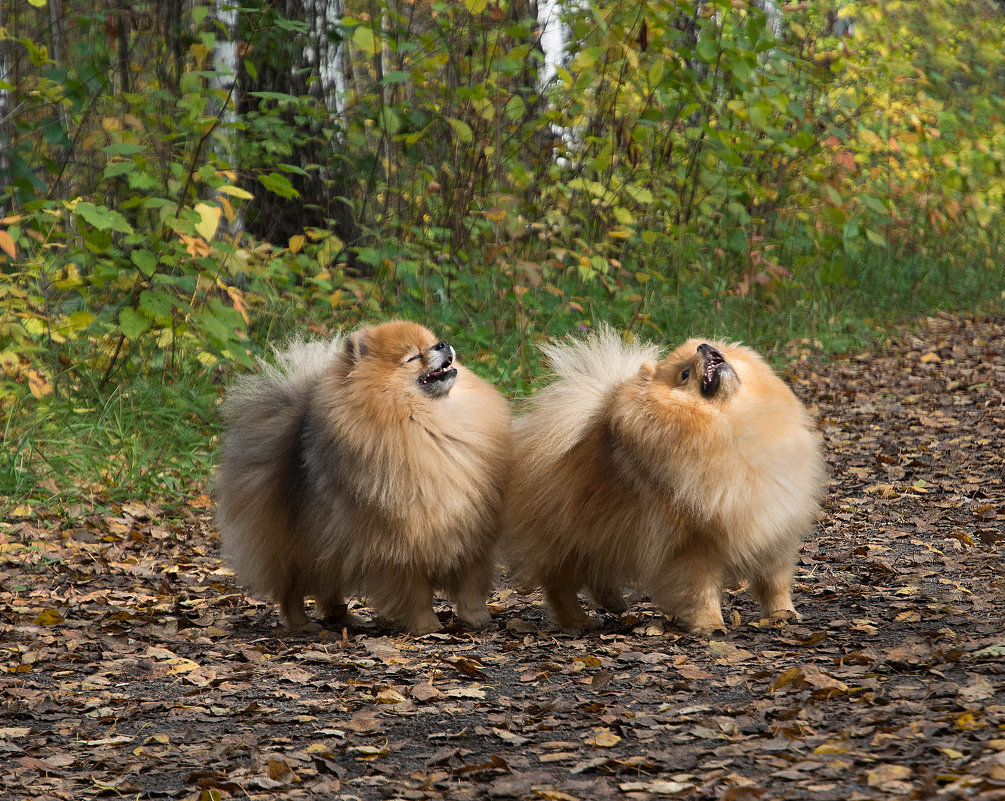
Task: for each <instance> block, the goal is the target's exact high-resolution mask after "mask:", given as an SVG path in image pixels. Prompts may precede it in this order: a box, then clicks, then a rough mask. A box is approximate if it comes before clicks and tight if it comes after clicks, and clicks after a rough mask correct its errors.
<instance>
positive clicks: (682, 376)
mask: <svg viewBox="0 0 1005 801" xmlns="http://www.w3.org/2000/svg"><path fill="white" fill-rule="evenodd" d="M690 375H691V368H690V367H689V368H688V369H686V370H685V371H684V372H683V373H681V374H680V382H681V383H682V384H683V383H684V382H685V381H687V379H688V378H689V377H690Z"/></svg>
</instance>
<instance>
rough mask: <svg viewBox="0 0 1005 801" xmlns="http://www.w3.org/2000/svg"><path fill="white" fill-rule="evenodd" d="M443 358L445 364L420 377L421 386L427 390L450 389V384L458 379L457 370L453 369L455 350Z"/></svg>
mask: <svg viewBox="0 0 1005 801" xmlns="http://www.w3.org/2000/svg"><path fill="white" fill-rule="evenodd" d="M450 350H451V352H450V353H448V354H446V355H445V356H444V358H443V363H442V364H441V365H440V366H439V367H436V368H434V369H433V370H430V371H429V372H426V373H423V374H422V375H420V376H419V384H420V385H421V386H423V387H425V388H427V389H449V388H450V384H451V383H452V382H453V380H454V379H455V378H456V377H457V368H456V367H451V366H450V365H452V364H453V363H454V356H453V349H452V348H451V349H450Z"/></svg>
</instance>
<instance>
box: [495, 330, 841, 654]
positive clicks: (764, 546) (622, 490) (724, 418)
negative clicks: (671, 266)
mask: <svg viewBox="0 0 1005 801" xmlns="http://www.w3.org/2000/svg"><path fill="white" fill-rule="evenodd" d="M545 353H546V355H547V356H549V357H550V360H551V364H552V367H553V369H554V371H555V373H556V375H557V380H556V381H554V382H553V383H552V384H551V385H549V386H547V387H546V388H544V389H543V390H542V391H541V392H540V393H538V395H537V396H536V397H535V398H534V399H533V400H532V402H531V408H530V411H529V412H528V413H527V414H525V415H523V416H520V417H518V418H517V420H516V422H515V424H514V456H513V463H514V465H515V466H518V469H514V473H513V475H512V476H511V479H510V483H509V487H508V490H507V496H506V500H505V507H504V525H503V531H504V541H505V543H506V547H507V550H508V555H509V559H510V563H511V566H512V568H513V570H514V575H515V576H516V577H517V578H518V580H522V581H523V582H525V583H527V584H533V585H535V586H541V587H543V588H544V592H545V596H546V598H547V600H548V602H549V605H550V606H551V608H552V611H553V613H554V615H555V617H556V618H557V620H558V622H559V624H560V625H562V626H564V627H568V628H583V627H588V628H595V627H597V626H599V625H600V624H599V623H598V622H597V621H596V620H595V619H593V618H590V617H588V616H587V615H586V613H585V612H584V610H583V607H582V606H581V605H580V603H579V600H578V597H577V593H578V592H579V590H581V589H586V590H587V591H588V592H589V594H590V595H591V596H592V599H593V600H594V601H595V602H596V604H597V605H599V606H601V607H603V608H606V609H608V610H610V611H613V612H623V611H625V609H626V608H627V605H626V603H625V600H624V596H623V594H622V590H623V588H624V587H625V586H627V585H635V586H637V587H639V588H640V589H642V590H644V591H646V592H648V593H649V594H650V595H651V597H652V599H653V601H654V602H655V603H656V604H657V605H658V606H660V607H661V608H662V609H663V610H664V611H665V612H667V613H668V614H669V615H671V616H675V617H676V618H677V619H678V620H679V621H680V623H681V624H682V625H684V626H685V627H686V628H687V629H689V630H690V631H693V632H696V633H704V634H707V633H710V632H711V631H713V630H716V629H723V628H724V623H723V619H722V606H721V595H722V590H723V588H724V587H726V586H731V585H732V584H734V583H736V582H738V581H741V580H747V581H749V583H750V587H751V589H752V590H753V592H754V595H755V596H756V598H757V600H758V601H759V602H760V607H761V615H762V616H763V617H768V616H772V615H777V614H780V613H791V614H795V609H794V607H793V605H792V598H791V586H792V577H793V572H794V568H795V560H796V555H797V552H798V549H799V543H800V540H801V537H802V536H803V535H804V534H805V533H806V532H807V531H808V530H809V529H810V528H811V527H812V525H813V523H814V520H815V518H816V515H817V511H818V509H819V503H820V499H821V495H822V492H823V487H824V481H825V471H824V464H823V457H822V453H821V446H820V439H819V437H818V435H817V433H816V431H815V427H814V424H813V422H812V421H811V419H810V417H809V415H808V414H807V412H806V410H805V409H804V408H803V406H802V404H801V403H800V402H799V401H798V400H797V399H796V397H795V395H793V393H792V391H791V390H790V389H789V388H788V387H787V386H786V385H785V383H784V382H783V381H782V380H781V379H780V378H778V376H776V375H775V374H774V372H772V370H771V368H770V367H769V366H768V365H767V364H766V363H765V362H764V360H763V359H762V358H761V357H760V356H758V355H757V354H756V353H755V352H754V351H753V350H751V349H750V348H747V347H743V346H741V345H730V344H724V343H721V342H714V341H710V340H702V339H691V340H688V341H687V342H685V343H684V344H683V345H681V346H680V347H679V348H677V349H676V350H675V351H673V352H672V353H671V354H670V355H669V356H667V357H666V358H664V359H662V360H661V359H660V350H659V348H657V347H655V346H653V345H646V344H628V343H625V342H624V341H622V339H621V337H619V336H618V335H617V334H615V333H614V332H612V331H610V330H602V331H599V332H597V333H594V334H592V335H591V336H590V337H588V338H586V339H583V340H578V341H574V342H571V343H565V344H552V345H550V346H547V347H546V348H545Z"/></svg>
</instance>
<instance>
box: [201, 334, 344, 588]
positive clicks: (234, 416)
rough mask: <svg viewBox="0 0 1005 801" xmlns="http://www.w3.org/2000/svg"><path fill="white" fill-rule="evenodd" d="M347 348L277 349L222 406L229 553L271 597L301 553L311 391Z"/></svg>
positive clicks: (220, 486) (331, 344)
mask: <svg viewBox="0 0 1005 801" xmlns="http://www.w3.org/2000/svg"><path fill="white" fill-rule="evenodd" d="M343 343H344V337H336V338H335V339H333V340H330V341H303V340H297V341H294V342H292V343H290V344H289V345H288V346H287V347H286V348H284V349H283V350H281V351H280V350H277V351H276V353H275V360H274V363H266V362H262V364H261V365H260V369H259V372H257V373H255V374H250V375H245V376H242V377H240V378H238V379H237V380H236V381H235V382H234V384H233V385H232V386H231V388H230V389H229V390H228V391H227V396H226V398H225V400H224V402H223V405H222V407H221V413H222V415H223V418H224V420H225V422H226V424H227V431H226V434H225V435H224V438H223V445H222V448H221V451H220V463H219V467H218V469H217V473H216V486H215V495H216V500H217V514H216V522H217V529H218V530H219V532H220V535H221V538H222V540H223V551H224V554H225V556H226V557H227V558H228V559H229V560H230V562H231V564H232V565H233V566H234V569H235V572H236V573H237V574H238V576H239V577H240V578H241V579H242V581H244V582H245V583H247V584H249V585H250V586H251V587H252V588H253V589H255V590H257V591H260V592H264V593H267V594H270V595H273V596H277V595H278V594H280V593H281V592H282V591H283V590H284V584H285V582H287V581H288V579H287V576H288V575H290V574H291V570H290V564H288V563H287V560H288V559H292V558H293V557H292V555H291V554H292V553H294V552H295V550H296V549H295V548H294V547H293V545H294V544H293V542H292V541H291V539H292V538H293V537H294V536H295V530H294V528H295V518H296V514H297V506H298V494H299V492H300V487H299V482H301V481H303V480H304V477H303V475H302V472H303V467H302V464H301V461H302V455H301V439H302V432H303V427H304V424H305V420H306V415H307V410H308V403H309V397H310V388H311V386H312V385H313V384H314V383H315V382H316V381H317V380H318V378H319V377H320V376H321V375H322V374H323V372H324V371H325V369H326V368H327V367H328V366H329V365H330V364H331V363H332V360H333V359H334V358H335V356H336V354H337V353H338V351H339V350H340V349H341V347H342V345H343ZM283 543H286V544H287V545H288V546H289V547H286V548H284V547H283V545H282V544H283Z"/></svg>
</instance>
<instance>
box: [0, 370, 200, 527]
mask: <svg viewBox="0 0 1005 801" xmlns="http://www.w3.org/2000/svg"><path fill="white" fill-rule="evenodd" d="M217 394H218V393H217V389H216V388H215V387H214V386H213V385H212V383H211V382H210V381H208V380H207V377H206V376H201V377H199V378H198V379H197V380H196V381H195V382H193V383H191V384H175V385H164V384H162V383H159V382H157V381H153V380H151V379H149V378H145V377H137V378H134V379H133V380H131V381H130V382H129V383H128V384H126V385H124V386H120V387H117V388H116V389H114V390H113V391H111V392H110V393H108V394H106V395H104V396H102V395H101V394H99V393H97V392H96V391H94V390H93V388H89V389H88V391H86V392H81V391H79V390H78V391H74V392H72V393H71V395H70V396H63V397H58V398H46V399H44V400H41V401H39V400H36V399H35V398H33V397H32V396H30V395H27V396H26V397H22V398H20V399H19V400H18V402H17V404H16V405H15V407H14V408H13V409H12V410H11V412H10V414H9V416H8V419H7V423H6V429H5V431H4V440H5V444H6V446H7V447H5V449H4V451H3V453H2V458H0V517H3V518H6V517H8V516H10V515H11V513H12V512H14V511H15V510H18V511H20V512H24V511H27V509H28V508H33V509H35V510H36V511H46V512H49V513H54V514H57V515H58V514H61V513H62V511H63V510H65V509H66V508H67V507H69V506H70V505H72V504H74V503H82V504H83V505H84V506H86V507H92V506H102V505H106V504H112V503H116V502H122V501H125V500H128V499H130V498H137V497H148V498H156V499H158V500H160V501H163V502H166V503H168V504H171V503H183V502H184V500H185V499H186V498H190V497H192V496H193V495H195V494H198V493H199V492H201V491H204V489H205V485H206V480H207V477H208V476H209V473H210V468H211V464H212V459H213V447H214V445H213V436H214V434H215V433H216V424H215V421H214V418H215V414H214V408H215V404H216V398H217Z"/></svg>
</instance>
